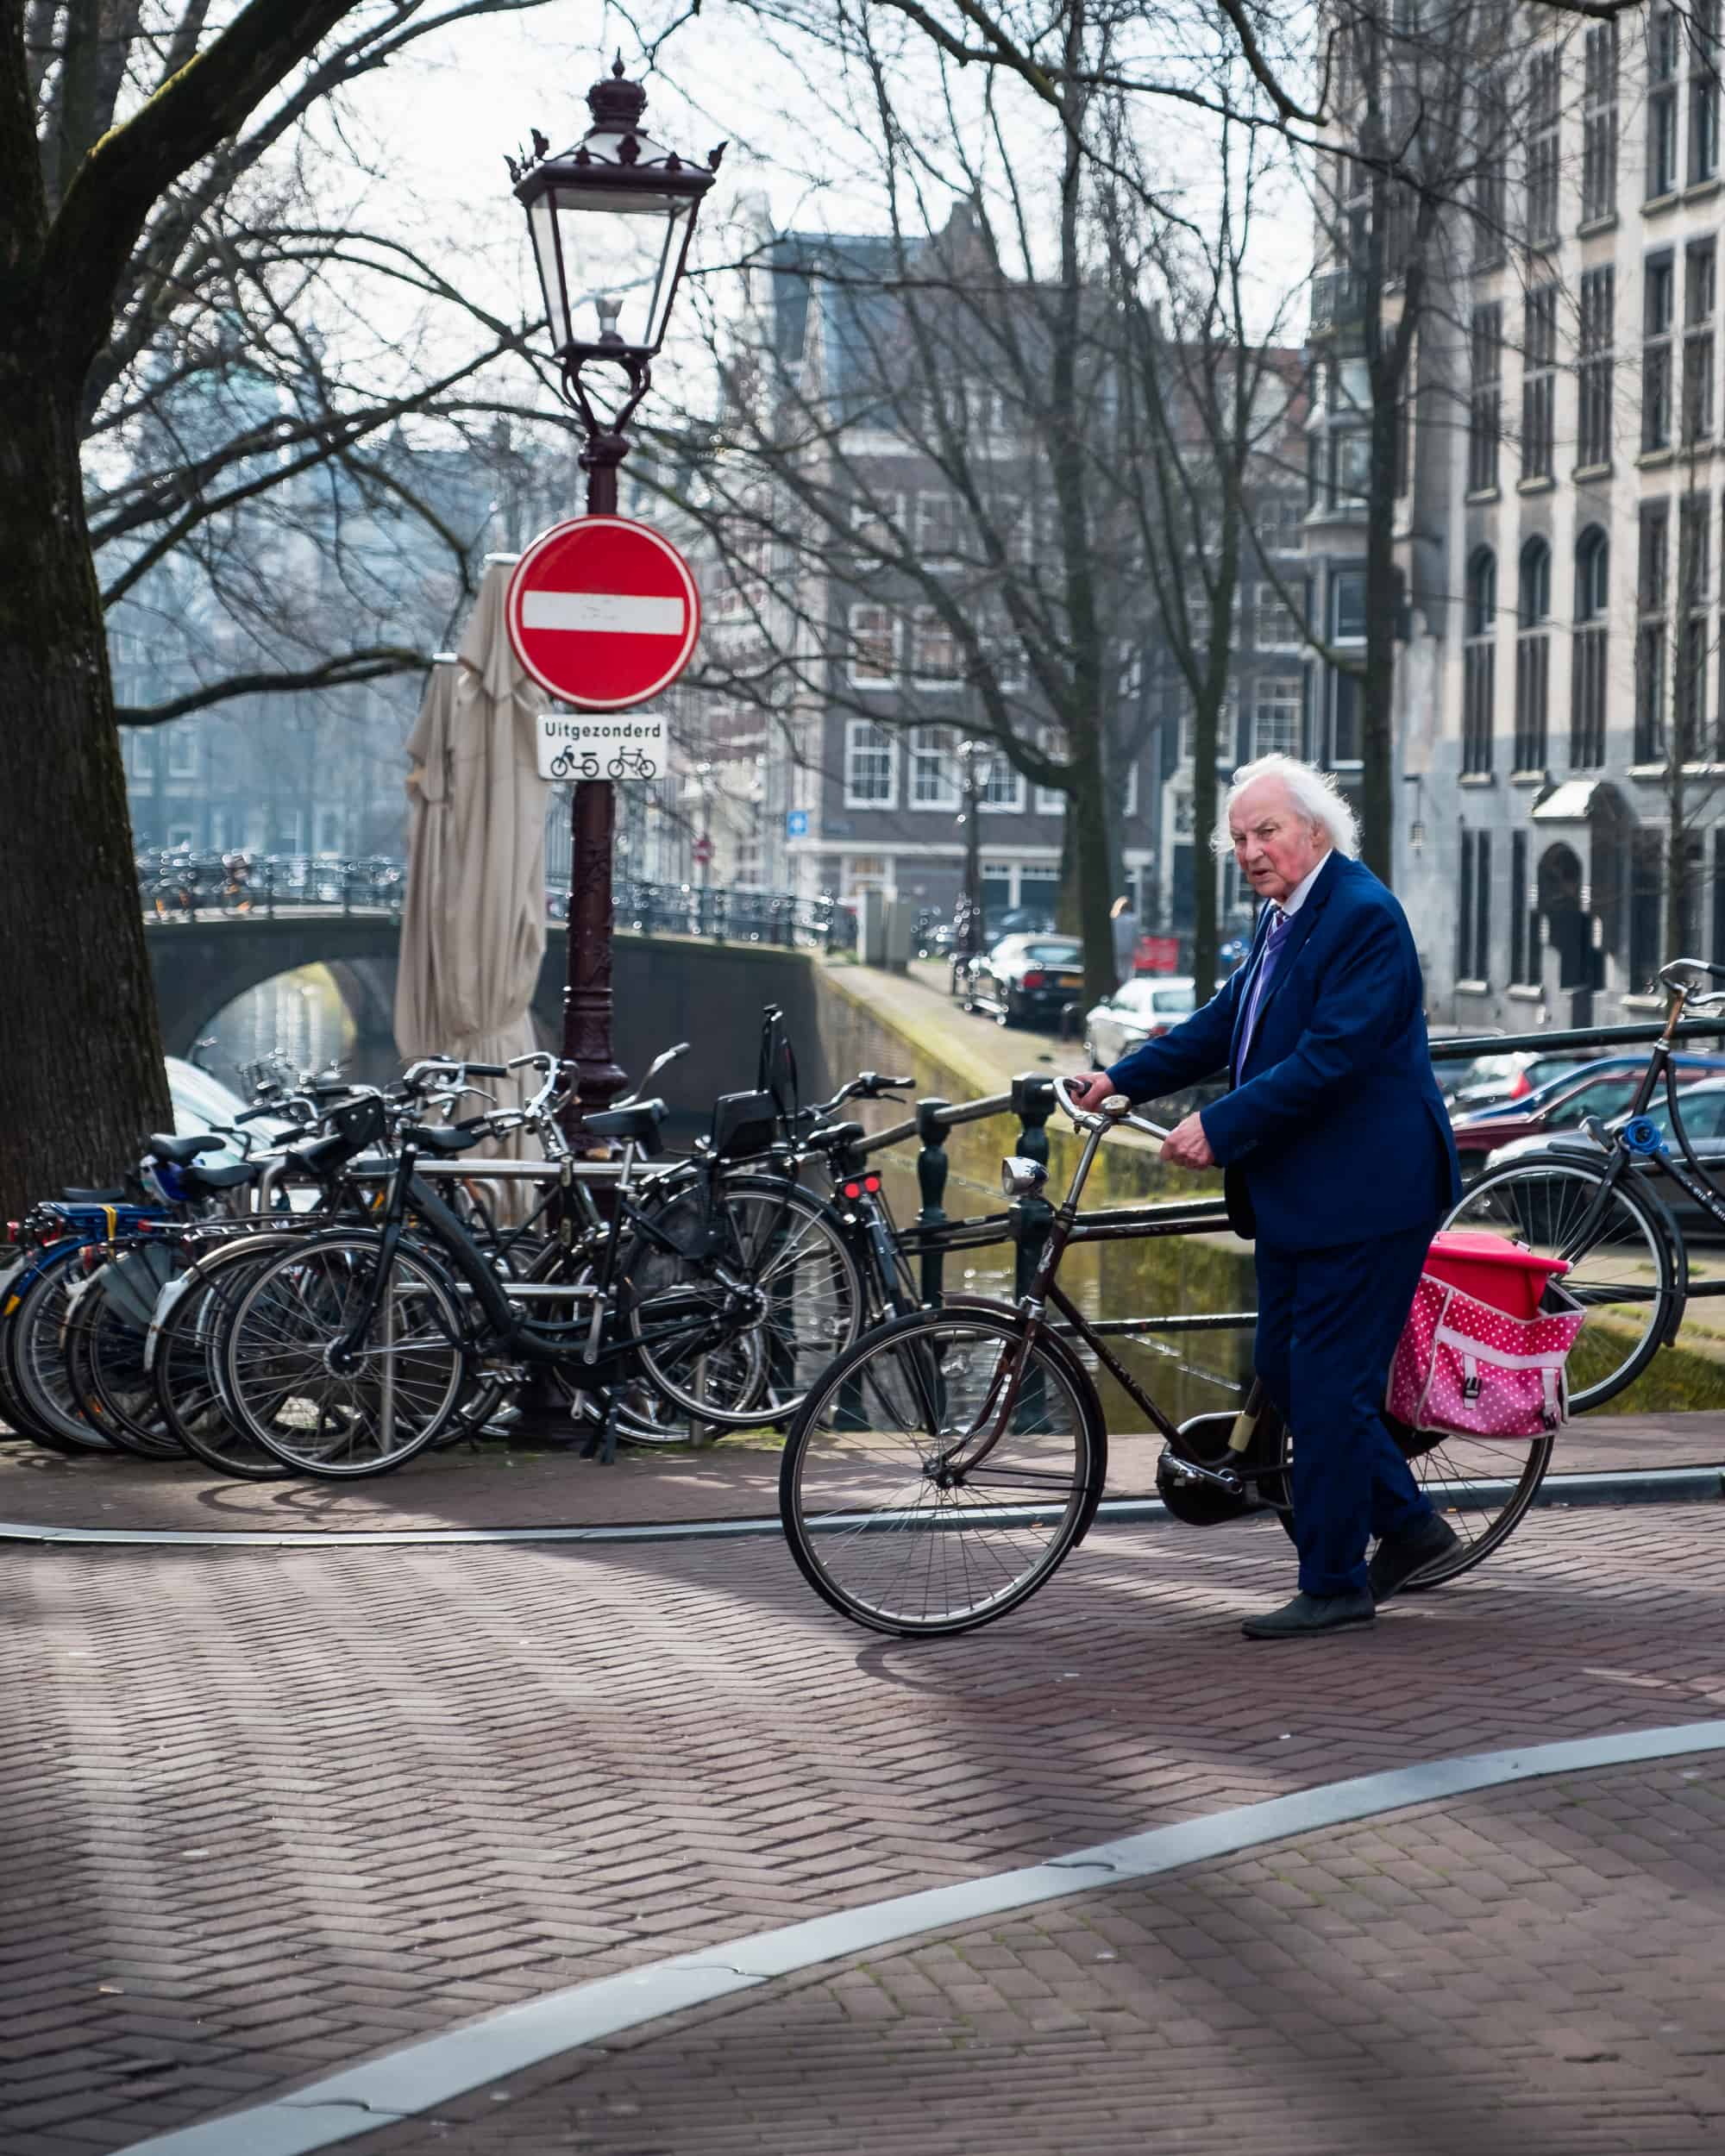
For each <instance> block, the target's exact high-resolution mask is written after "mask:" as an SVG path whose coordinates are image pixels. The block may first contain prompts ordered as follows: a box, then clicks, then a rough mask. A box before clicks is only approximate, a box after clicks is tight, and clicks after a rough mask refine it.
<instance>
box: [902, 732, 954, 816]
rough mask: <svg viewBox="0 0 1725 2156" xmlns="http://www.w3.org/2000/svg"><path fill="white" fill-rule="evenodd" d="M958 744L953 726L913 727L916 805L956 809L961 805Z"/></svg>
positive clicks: (912, 800) (913, 799)
mask: <svg viewBox="0 0 1725 2156" xmlns="http://www.w3.org/2000/svg"><path fill="white" fill-rule="evenodd" d="M957 744H958V736H957V731H956V730H955V729H953V728H952V727H950V726H914V727H913V728H912V729H911V790H910V805H911V806H912V807H913V808H915V809H947V810H956V809H957V808H958V807H959V806H961V805H962V795H961V791H960V787H959V784H958V755H957Z"/></svg>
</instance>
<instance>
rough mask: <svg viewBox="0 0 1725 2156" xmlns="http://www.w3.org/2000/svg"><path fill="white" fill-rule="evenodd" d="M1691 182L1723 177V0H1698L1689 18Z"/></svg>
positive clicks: (1692, 185)
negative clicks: (1721, 106) (1721, 5)
mask: <svg viewBox="0 0 1725 2156" xmlns="http://www.w3.org/2000/svg"><path fill="white" fill-rule="evenodd" d="M1689 28H1690V57H1689V184H1690V185H1691V187H1695V186H1698V185H1700V183H1701V182H1702V181H1703V180H1707V179H1717V178H1718V176H1719V0H1695V5H1694V7H1693V8H1692V9H1691V15H1690V19H1689Z"/></svg>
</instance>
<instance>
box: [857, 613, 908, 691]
mask: <svg viewBox="0 0 1725 2156" xmlns="http://www.w3.org/2000/svg"><path fill="white" fill-rule="evenodd" d="M898 678H899V624H898V620H897V618H896V617H895V616H894V613H893V611H892V609H891V608H890V607H889V606H853V607H852V608H851V610H850V679H851V681H852V683H853V685H854V686H856V687H857V688H859V689H886V688H890V687H891V686H892V685H893V683H894V681H896V680H898Z"/></svg>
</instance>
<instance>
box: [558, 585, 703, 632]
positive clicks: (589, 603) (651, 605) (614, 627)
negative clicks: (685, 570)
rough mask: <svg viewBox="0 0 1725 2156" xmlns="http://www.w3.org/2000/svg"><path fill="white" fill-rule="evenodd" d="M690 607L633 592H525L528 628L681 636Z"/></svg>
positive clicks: (676, 601)
mask: <svg viewBox="0 0 1725 2156" xmlns="http://www.w3.org/2000/svg"><path fill="white" fill-rule="evenodd" d="M688 623H689V610H688V608H687V605H685V604H684V602H683V601H682V600H681V599H643V598H641V597H640V596H639V595H638V594H636V593H632V592H523V593H522V594H521V625H522V627H523V628H524V629H579V630H585V631H586V632H587V633H588V634H594V633H597V634H599V635H601V636H681V635H682V633H683V631H684V630H686V629H687V627H688Z"/></svg>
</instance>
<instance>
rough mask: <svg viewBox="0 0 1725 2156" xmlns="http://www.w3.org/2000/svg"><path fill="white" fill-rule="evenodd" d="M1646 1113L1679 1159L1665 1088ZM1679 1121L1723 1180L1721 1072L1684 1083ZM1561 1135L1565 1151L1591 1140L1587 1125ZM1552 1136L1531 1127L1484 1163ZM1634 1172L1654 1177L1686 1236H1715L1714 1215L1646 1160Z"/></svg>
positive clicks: (1535, 1150)
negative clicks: (1585, 1128)
mask: <svg viewBox="0 0 1725 2156" xmlns="http://www.w3.org/2000/svg"><path fill="white" fill-rule="evenodd" d="M1647 1116H1648V1118H1649V1119H1650V1120H1651V1121H1652V1122H1653V1123H1656V1124H1657V1125H1659V1131H1660V1134H1661V1136H1662V1137H1663V1138H1665V1143H1666V1144H1667V1145H1669V1146H1670V1147H1671V1148H1672V1154H1673V1156H1675V1157H1677V1158H1679V1159H1680V1158H1681V1157H1682V1156H1681V1153H1680V1152H1679V1150H1678V1147H1677V1145H1676V1143H1675V1141H1674V1140H1673V1138H1672V1127H1671V1120H1672V1119H1671V1109H1670V1107H1669V1106H1668V1105H1667V1104H1666V1102H1665V1097H1664V1094H1663V1093H1661V1094H1660V1096H1659V1099H1658V1100H1656V1101H1655V1102H1654V1103H1653V1106H1652V1107H1650V1108H1649V1109H1648V1110H1647ZM1628 1119H1629V1118H1628V1112H1627V1111H1626V1112H1624V1113H1623V1114H1622V1115H1615V1116H1613V1117H1611V1118H1610V1119H1609V1121H1608V1122H1607V1123H1606V1125H1605V1127H1606V1129H1607V1130H1608V1131H1613V1132H1615V1131H1621V1130H1622V1127H1623V1125H1625V1124H1626V1123H1627V1122H1628ZM1683 1127H1684V1131H1687V1133H1688V1135H1689V1142H1690V1144H1691V1145H1692V1146H1693V1147H1694V1148H1695V1152H1696V1157H1697V1159H1698V1160H1699V1161H1700V1163H1701V1164H1702V1166H1703V1168H1704V1169H1706V1170H1707V1172H1708V1174H1709V1175H1710V1176H1712V1178H1713V1180H1714V1181H1716V1182H1719V1183H1722V1184H1725V1078H1701V1079H1697V1081H1695V1082H1694V1083H1693V1084H1691V1085H1686V1086H1685V1087H1684V1089H1683ZM1562 1139H1563V1144H1564V1147H1565V1150H1569V1151H1573V1150H1577V1149H1578V1148H1579V1149H1581V1150H1586V1149H1588V1148H1589V1147H1590V1146H1591V1145H1592V1144H1593V1140H1592V1139H1591V1138H1590V1137H1589V1136H1588V1134H1587V1132H1586V1131H1565V1132H1564V1133H1563V1134H1562ZM1553 1142H1554V1141H1553V1138H1552V1137H1551V1136H1549V1135H1547V1134H1546V1132H1545V1131H1534V1133H1533V1134H1532V1135H1530V1136H1529V1137H1527V1138H1512V1139H1511V1140H1510V1142H1509V1144H1507V1145H1500V1146H1499V1147H1498V1148H1497V1150H1496V1151H1495V1152H1493V1153H1489V1154H1488V1155H1487V1156H1486V1161H1485V1164H1486V1166H1487V1167H1488V1168H1498V1167H1501V1166H1502V1164H1503V1163H1505V1162H1507V1161H1518V1160H1525V1159H1527V1157H1528V1156H1529V1155H1537V1154H1540V1153H1542V1152H1545V1151H1546V1150H1548V1149H1549V1148H1550V1147H1551V1145H1552V1144H1553ZM1637 1173H1638V1174H1640V1175H1647V1176H1648V1177H1649V1178H1651V1179H1652V1180H1653V1188H1654V1190H1655V1192H1656V1193H1657V1194H1658V1196H1659V1198H1660V1199H1661V1200H1662V1201H1663V1202H1664V1203H1665V1205H1666V1206H1669V1207H1670V1209H1671V1212H1672V1217H1673V1218H1674V1219H1676V1221H1677V1224H1678V1227H1679V1228H1680V1229H1681V1230H1682V1232H1683V1233H1684V1235H1685V1236H1690V1237H1696V1236H1701V1235H1707V1236H1711V1237H1713V1238H1718V1236H1719V1234H1720V1229H1719V1226H1718V1224H1717V1222H1716V1221H1715V1220H1714V1219H1713V1217H1712V1215H1711V1214H1710V1213H1703V1211H1702V1210H1701V1208H1700V1206H1697V1205H1696V1204H1694V1203H1692V1202H1691V1200H1690V1199H1689V1198H1687V1197H1686V1196H1685V1195H1684V1193H1683V1191H1682V1190H1681V1189H1679V1188H1678V1186H1677V1184H1675V1183H1674V1182H1672V1181H1670V1180H1669V1178H1668V1177H1666V1176H1665V1175H1659V1174H1657V1172H1656V1171H1655V1170H1654V1169H1653V1168H1652V1167H1651V1166H1650V1165H1649V1164H1647V1163H1645V1162H1643V1163H1637Z"/></svg>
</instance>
